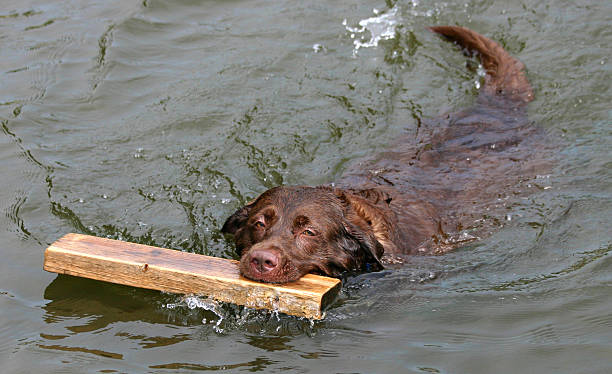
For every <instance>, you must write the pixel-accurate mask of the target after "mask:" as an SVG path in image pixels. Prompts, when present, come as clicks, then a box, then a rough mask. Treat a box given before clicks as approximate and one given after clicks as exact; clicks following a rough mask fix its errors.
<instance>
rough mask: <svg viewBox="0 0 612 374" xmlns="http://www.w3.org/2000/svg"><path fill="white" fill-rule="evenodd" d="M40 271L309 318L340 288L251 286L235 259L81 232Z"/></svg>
mask: <svg viewBox="0 0 612 374" xmlns="http://www.w3.org/2000/svg"><path fill="white" fill-rule="evenodd" d="M44 269H45V270H47V271H50V272H54V273H59V274H69V275H74V276H78V277H84V278H91V279H97V280H101V281H105V282H112V283H118V284H124V285H128V286H134V287H140V288H149V289H153V290H159V291H165V292H172V293H180V294H196V295H205V296H209V297H212V298H214V299H216V300H219V301H224V302H229V303H234V304H239V305H246V306H248V307H251V308H257V309H271V310H277V311H279V312H282V313H286V314H291V315H295V316H299V317H306V318H312V319H321V318H323V317H324V311H325V308H326V307H327V306H328V305H329V304H330V303H331V302H332V301H333V300H334V298H335V297H336V295H337V293H338V291H339V290H340V287H341V282H340V280H338V279H335V278H328V277H322V276H318V275H314V274H307V275H305V276H304V277H302V278H301V279H299V280H297V281H295V282H292V283H286V284H269V283H260V282H255V281H251V280H249V279H246V278H244V277H243V276H241V275H240V272H239V270H238V261H235V260H228V259H223V258H217V257H210V256H204V255H199V254H195V253H187V252H180V251H176V250H171V249H165V248H158V247H152V246H148V245H142V244H135V243H128V242H123V241H119V240H112V239H105V238H98V237H95V236H89V235H81V234H67V235H65V236H63V237H62V238H60V239H59V240H57V241H56V242H55V243H53V244H51V246H49V248H47V249H46V251H45V263H44Z"/></svg>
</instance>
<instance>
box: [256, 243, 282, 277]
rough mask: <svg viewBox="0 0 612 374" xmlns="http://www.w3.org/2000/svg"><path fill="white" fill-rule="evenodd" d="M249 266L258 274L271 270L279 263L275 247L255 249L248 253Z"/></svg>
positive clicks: (278, 255)
mask: <svg viewBox="0 0 612 374" xmlns="http://www.w3.org/2000/svg"><path fill="white" fill-rule="evenodd" d="M250 257H251V259H250V266H251V268H252V269H253V270H254V271H255V272H257V273H260V274H265V273H269V272H271V271H273V270H274V269H276V268H277V267H278V264H279V263H280V254H279V252H278V251H277V250H275V249H257V250H254V251H252V252H251V254H250Z"/></svg>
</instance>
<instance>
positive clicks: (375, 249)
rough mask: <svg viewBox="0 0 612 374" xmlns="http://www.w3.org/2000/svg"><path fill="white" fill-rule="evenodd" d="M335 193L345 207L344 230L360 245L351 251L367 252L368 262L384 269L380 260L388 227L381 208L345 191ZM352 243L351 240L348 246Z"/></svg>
mask: <svg viewBox="0 0 612 374" xmlns="http://www.w3.org/2000/svg"><path fill="white" fill-rule="evenodd" d="M334 192H335V194H336V196H337V197H338V198H339V199H340V201H341V202H342V204H343V205H344V218H345V220H344V222H343V224H344V229H345V231H346V233H347V234H348V235H349V237H350V238H352V239H354V240H353V241H356V242H357V243H358V244H359V248H351V249H353V250H355V249H359V250H362V251H365V256H366V257H367V261H368V262H373V263H375V264H377V265H379V266H380V268H382V267H383V266H382V264H381V262H380V259H381V258H382V255H383V253H384V251H385V247H384V245H383V243H384V242H385V241H384V240H383V239H385V238H386V237H387V235H386V232H384V231H385V227H386V226H387V221H386V219H385V217H384V215H383V214H382V212H380V209H379V208H377V207H376V206H375V205H374V204H372V203H371V202H370V201H368V200H366V199H364V198H363V197H360V196H357V195H354V194H352V193H350V192H347V191H344V190H335V191H334ZM350 242H351V240H349V241H348V242H347V244H349V243H350ZM352 246H353V247H354V245H352Z"/></svg>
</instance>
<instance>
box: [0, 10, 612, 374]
mask: <svg viewBox="0 0 612 374" xmlns="http://www.w3.org/2000/svg"><path fill="white" fill-rule="evenodd" d="M373 8H376V10H377V13H378V14H376V13H375V12H374V11H373ZM610 14H612V3H611V2H609V1H586V0H581V1H579V2H567V1H559V0H557V1H552V2H542V1H535V0H525V1H522V2H520V3H519V2H509V1H487V0H485V1H468V2H466V1H461V2H457V1H447V2H428V1H407V0H404V1H398V2H394V1H387V2H383V1H378V2H365V1H361V2H357V1H343V2H320V1H286V2H272V1H252V2H246V1H217V2H213V1H202V2H197V1H180V2H179V1H166V2H162V1H149V0H144V1H140V2H136V1H129V2H128V1H110V0H109V1H40V0H33V1H28V2H17V1H11V0H8V1H5V2H3V6H2V7H1V9H0V126H1V129H2V132H1V133H0V175H2V181H1V182H0V183H1V184H0V186H1V188H0V211H1V212H2V214H1V215H0V254H1V257H2V260H1V262H0V362H1V363H2V370H1V371H2V372H3V373H60V372H61V373H85V372H87V373H114V372H118V373H119V372H121V373H124V372H125V373H170V372H192V371H226V372H242V371H251V372H253V371H261V372H271V373H272V372H283V373H285V372H287V373H609V372H612V313H611V312H610V311H611V310H612V288H610V286H612V275H611V274H612V257H611V255H610V252H611V251H612V234H611V230H610V221H611V217H612V183H611V176H612V172H611V171H610V169H611V167H612V157H611V156H612V153H611V152H610V149H611V145H612V134H611V126H610V124H611V122H612V106H611V104H610V103H611V102H612V87H611V82H612V69H611V66H612V61H610V48H611V46H612V31H611V30H612V28H611V27H610V25H611V18H610ZM370 18H372V19H370ZM368 19H370V20H369V22H368V21H366V20H368ZM345 20H346V21H345ZM360 21H362V23H364V24H366V29H364V30H363V31H361V30H360V25H359V23H360ZM434 24H460V25H463V26H468V27H470V28H473V29H474V30H476V31H478V32H481V33H483V34H485V35H487V36H490V37H492V38H493V39H496V40H498V41H500V42H501V43H502V44H503V45H504V47H505V48H506V49H507V50H508V51H509V52H510V53H511V54H513V55H515V56H517V57H518V58H519V59H520V60H521V61H523V62H524V63H525V64H526V66H527V69H528V76H529V78H530V80H531V82H532V84H533V86H534V90H535V92H536V99H535V101H534V102H532V103H531V104H530V106H529V115H530V118H531V120H532V121H533V122H534V123H535V124H537V125H539V126H542V127H543V128H544V129H545V131H546V132H547V133H548V135H549V136H550V138H551V139H553V140H554V141H557V142H558V143H559V147H558V153H559V154H558V159H559V164H558V165H556V166H555V168H554V169H553V171H552V172H551V174H549V175H543V176H540V177H539V178H537V179H536V180H534V181H533V183H534V184H535V185H537V186H540V187H541V188H539V192H537V193H535V194H533V195H530V196H529V197H528V198H526V199H518V200H517V201H514V202H513V203H512V204H511V205H510V207H509V209H508V211H507V214H506V215H504V216H502V217H497V218H498V219H499V220H500V222H501V225H500V226H502V227H500V229H499V230H498V231H497V233H496V234H495V235H494V236H492V237H489V238H487V239H485V240H482V241H480V242H478V243H476V244H472V245H469V246H467V247H465V248H461V249H458V250H456V251H455V252H452V253H450V254H448V255H445V256H439V257H415V258H414V261H412V262H410V263H408V264H406V265H405V266H404V267H402V268H401V269H397V270H386V271H384V272H381V273H372V274H366V275H362V276H358V277H353V278H351V279H348V280H347V281H346V282H345V284H344V287H343V290H342V293H341V295H340V297H339V299H338V300H337V301H336V303H335V304H334V305H333V306H332V308H331V309H330V310H329V311H328V314H327V317H326V319H325V320H324V321H322V322H315V323H311V322H310V321H306V320H300V319H297V318H293V317H287V316H282V315H281V316H277V315H275V314H270V313H264V312H256V311H250V310H245V309H243V308H238V307H235V306H232V305H210V304H207V303H206V302H205V301H204V300H201V299H197V298H188V299H185V298H181V297H179V296H175V295H166V294H160V293H158V292H153V291H146V290H138V289H133V288H129V287H122V286H115V285H110V284H102V283H98V282H94V281H88V280H82V279H75V278H70V277H57V275H55V274H50V273H46V272H44V271H43V270H42V262H43V255H42V254H43V251H44V249H45V248H46V246H47V245H48V244H50V243H51V242H53V241H54V240H55V239H57V238H58V237H60V236H62V235H63V234H65V233H67V232H80V233H87V234H92V235H97V236H108V237H112V238H119V239H124V240H131V241H136V242H140V243H146V244H154V245H159V246H164V247H169V248H174V249H178V250H185V251H190V252H196V253H204V254H211V255H216V256H222V257H233V256H235V254H234V253H233V247H232V245H231V242H228V241H227V240H226V239H225V238H224V237H223V236H222V235H221V234H220V233H219V229H220V227H221V225H222V223H223V221H224V220H225V218H226V217H227V216H228V215H229V214H231V213H232V212H233V211H234V210H235V209H236V208H237V207H238V206H240V205H241V204H242V203H244V202H245V201H248V200H249V199H250V198H253V197H255V196H256V195H257V194H258V193H260V192H262V191H264V190H265V189H267V188H269V187H272V186H275V185H279V184H311V185H316V184H321V183H329V182H332V181H333V180H334V179H336V178H338V177H339V176H340V175H341V173H342V171H343V170H344V168H345V166H346V165H347V164H348V163H349V162H350V161H351V160H355V159H357V158H359V157H363V156H366V155H370V154H372V153H376V152H381V151H382V150H385V149H386V148H385V147H386V146H387V145H388V144H389V143H391V142H392V141H393V139H395V138H396V137H398V136H399V135H401V134H405V133H406V132H408V133H409V134H410V133H415V132H416V131H417V128H418V126H419V125H420V123H421V120H422V119H424V118H427V117H432V116H435V115H437V114H439V113H441V112H445V111H448V110H450V109H452V108H461V107H463V106H466V105H469V103H471V102H472V101H473V99H474V97H475V95H476V93H477V88H476V82H477V81H478V77H477V75H476V73H475V72H474V71H473V70H470V69H466V64H465V59H464V57H463V56H462V55H461V54H460V53H459V52H458V51H457V50H456V49H455V48H453V47H452V46H450V45H449V44H448V43H445V42H444V41H442V40H440V39H439V38H437V37H436V36H435V35H432V34H431V33H429V32H427V31H426V30H425V29H424V28H425V26H428V25H434ZM385 35H388V36H387V37H388V38H389V39H387V40H385ZM372 36H374V38H373V39H372ZM376 36H379V37H380V40H377V38H376ZM355 41H358V43H357V44H355ZM375 44H377V45H375ZM356 46H360V48H357V47H356ZM503 194H504V191H500V196H503ZM483 215H486V212H483ZM207 308H208V309H215V310H214V311H210V310H207Z"/></svg>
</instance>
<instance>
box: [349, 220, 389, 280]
mask: <svg viewBox="0 0 612 374" xmlns="http://www.w3.org/2000/svg"><path fill="white" fill-rule="evenodd" d="M343 226H344V232H343V235H342V239H341V240H340V243H339V244H340V247H341V248H342V249H343V250H344V251H345V252H347V253H349V254H350V255H351V258H353V259H354V260H355V261H356V264H355V265H356V266H357V267H358V268H361V269H365V270H371V271H378V270H382V269H384V266H383V264H382V263H381V261H380V258H381V257H382V254H383V252H384V248H383V246H382V244H380V242H379V241H378V240H376V237H375V236H374V234H373V233H371V232H367V231H364V230H362V229H360V228H359V227H357V226H356V225H354V224H353V223H352V222H350V221H349V220H345V221H344V222H343Z"/></svg>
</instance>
